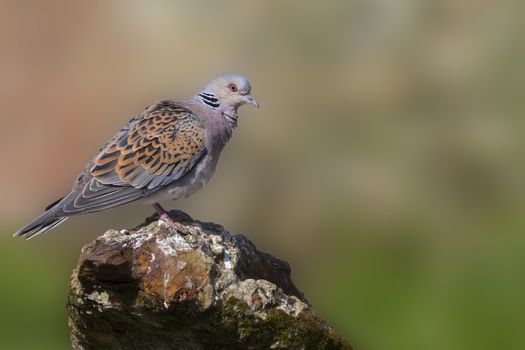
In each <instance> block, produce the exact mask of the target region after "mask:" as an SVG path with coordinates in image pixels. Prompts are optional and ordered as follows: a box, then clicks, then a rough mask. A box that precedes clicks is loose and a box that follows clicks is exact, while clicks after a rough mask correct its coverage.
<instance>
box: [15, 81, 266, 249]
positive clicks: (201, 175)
mask: <svg viewBox="0 0 525 350" xmlns="http://www.w3.org/2000/svg"><path fill="white" fill-rule="evenodd" d="M250 92H251V85H250V82H249V81H248V80H247V79H246V78H245V77H243V76H242V75H240V74H223V75H220V76H218V77H217V78H215V79H213V80H212V81H211V82H210V83H208V84H207V85H206V86H205V87H204V89H202V91H200V92H198V93H197V94H195V95H194V96H193V97H191V98H188V99H182V100H161V101H157V102H154V103H153V104H151V105H150V106H148V107H147V108H146V109H145V110H144V111H143V112H142V113H140V114H138V115H136V116H135V117H133V118H132V119H131V120H130V121H129V122H128V123H127V124H126V125H125V126H124V127H123V128H122V129H121V130H120V131H118V132H117V133H116V134H115V135H114V136H113V137H112V138H111V139H110V140H109V141H108V142H107V143H106V144H105V145H104V146H103V147H101V148H100V149H99V151H98V154H97V155H96V156H95V157H93V158H92V159H91V160H90V161H89V162H88V163H87V165H86V166H85V168H84V169H83V171H82V172H81V173H80V174H79V175H78V177H77V178H76V180H75V181H74V182H73V186H72V188H71V191H70V192H69V193H68V194H66V195H65V196H64V197H62V198H60V199H58V200H56V201H55V202H53V203H51V204H50V205H48V206H47V207H46V208H45V209H44V212H43V213H42V214H41V215H40V216H39V217H37V218H36V219H34V220H33V221H31V222H30V223H29V224H27V225H26V226H24V227H22V228H21V229H20V230H18V231H17V232H16V233H15V234H14V236H15V237H22V238H25V239H30V238H33V237H35V236H37V235H40V234H42V233H44V232H46V231H49V230H51V229H53V228H55V227H56V226H58V225H60V224H61V223H63V222H64V221H65V220H66V219H68V218H69V217H71V216H75V215H81V214H88V213H94V212H99V211H103V210H106V209H110V208H114V207H117V206H121V205H124V204H127V203H130V202H134V201H143V202H145V203H146V204H152V205H153V206H154V208H155V210H156V212H157V213H158V214H159V216H160V218H161V219H163V220H165V221H168V222H170V221H171V218H170V216H169V214H168V213H167V212H166V211H165V210H164V209H163V208H162V207H161V206H160V204H159V203H158V202H159V201H161V200H166V199H172V200H178V199H183V198H187V197H189V196H190V195H192V194H193V193H195V192H197V191H199V190H200V189H201V188H202V187H203V186H204V185H205V184H206V183H207V182H208V181H209V180H210V178H211V177H212V176H213V174H214V172H215V168H216V166H217V162H218V159H219V155H220V154H221V151H222V150H223V148H224V146H225V145H226V143H227V142H228V141H229V140H230V138H231V136H232V133H233V130H234V129H235V128H236V127H237V121H238V113H237V110H238V108H239V107H240V106H241V105H244V104H250V105H253V106H255V107H257V108H259V104H258V103H257V101H255V99H254V98H253V97H252V96H251V95H250Z"/></svg>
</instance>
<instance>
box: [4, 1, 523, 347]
mask: <svg viewBox="0 0 525 350" xmlns="http://www.w3.org/2000/svg"><path fill="white" fill-rule="evenodd" d="M524 7H525V6H524V4H523V2H521V1H518V0H516V1H488V0H440V1H438V0H435V1H419V0H351V1H350V0H335V1H324V2H320V1H264V2H262V1H261V2H248V1H224V2H215V1H213V2H212V1H209V2H206V1H194V2H182V1H168V0H156V1H147V2H146V1H123V0H121V1H89V2H72V1H65V0H53V1H46V2H37V1H5V0H3V1H0V53H1V54H0V108H1V110H2V112H1V113H0V125H1V127H0V130H1V138H0V164H1V165H0V179H1V183H2V189H1V190H2V192H1V200H0V231H1V234H0V280H1V281H2V282H1V283H2V284H1V288H0V348H2V349H67V348H69V347H70V343H69V338H68V337H69V335H68V329H67V315H66V311H65V307H64V305H65V303H66V296H67V291H68V282H69V275H70V273H71V270H72V269H73V267H74V266H75V264H76V260H77V258H78V254H79V251H80V248H81V247H82V246H83V245H84V244H86V243H88V242H89V241H91V240H92V239H94V238H95V237H96V236H98V235H100V234H102V233H103V232H104V231H105V230H106V229H109V228H126V227H133V226H134V225H137V224H139V223H141V222H142V220H143V219H144V218H145V217H146V216H148V215H150V214H152V213H153V210H152V208H151V207H148V206H143V205H141V204H133V205H129V206H125V207H122V208H118V209H114V210H111V211H108V212H104V213H100V214H95V215H89V216H84V217H77V218H73V219H71V220H68V221H67V222H66V223H65V224H64V225H62V226H60V227H59V228H57V229H56V230H54V231H53V232H50V233H48V234H46V235H45V236H42V237H39V238H37V239H34V240H32V241H29V242H25V241H23V240H19V239H14V238H12V237H11V235H12V233H13V232H14V231H16V229H18V228H19V227H20V226H22V225H23V224H26V223H27V222H28V221H29V220H31V219H33V217H35V216H37V215H38V214H39V213H40V212H41V211H42V209H43V208H44V207H45V206H46V205H47V204H49V203H50V202H52V201H53V200H55V199H57V198H58V197H60V196H62V195H63V194H65V193H66V192H67V191H68V190H69V188H70V185H71V183H72V181H73V179H74V178H75V177H76V175H77V174H78V173H79V172H80V171H81V170H82V168H83V166H84V164H85V163H86V162H87V161H88V159H90V158H91V157H92V156H93V155H94V154H95V152H96V150H97V149H98V148H99V147H100V146H101V145H103V144H104V142H105V141H106V140H107V139H108V138H110V137H111V136H112V135H113V134H114V133H115V132H116V131H117V130H118V129H119V128H120V127H121V126H122V125H124V123H126V122H127V121H128V120H129V119H130V118H131V117H132V116H134V115H135V114H137V113H139V112H141V111H142V110H143V109H144V107H145V106H147V105H148V104H150V103H151V102H153V101H155V100H158V99H163V98H170V97H177V98H180V97H184V96H191V95H193V94H194V93H195V92H197V91H198V90H199V89H200V88H202V87H203V86H204V85H205V84H206V83H207V82H208V81H209V80H210V79H211V78H213V77H214V76H216V75H218V74H221V73H224V72H238V73H241V74H244V75H246V76H247V77H248V78H249V79H250V80H251V83H252V87H253V91H252V92H253V96H254V97H255V98H256V99H257V100H258V101H259V103H260V104H261V109H260V110H256V109H253V108H249V107H244V108H242V109H241V111H240V114H241V119H240V125H239V127H238V129H237V130H236V131H235V133H234V137H233V139H232V140H231V142H230V144H229V145H228V146H227V147H226V149H225V151H224V152H223V155H222V159H221V162H219V166H218V169H217V172H216V175H215V177H214V179H213V180H212V181H211V182H210V184H209V185H208V186H207V187H206V188H205V189H204V190H203V191H202V192H200V193H199V194H197V195H194V196H193V197H192V198H191V199H190V200H187V201H183V202H178V203H174V202H172V203H165V204H166V206H167V207H168V208H180V209H183V210H185V211H187V212H188V213H190V214H191V215H192V216H193V217H195V218H198V219H200V220H204V221H213V222H216V223H220V224H222V225H223V226H225V227H226V228H227V229H228V230H230V231H231V232H232V233H243V234H245V235H247V236H248V237H249V238H250V239H251V240H252V241H253V242H254V243H255V244H256V245H257V246H258V247H259V248H260V249H261V250H265V251H268V252H271V253H273V254H274V255H277V256H279V257H281V258H283V259H285V260H287V261H289V262H290V263H291V265H292V267H293V278H294V280H295V282H296V284H297V285H298V286H299V288H300V289H301V290H302V291H304V292H305V294H306V297H307V298H308V299H309V301H310V302H311V303H312V304H313V305H314V306H315V308H316V309H317V310H318V312H319V313H320V314H321V315H323V317H325V318H326V319H327V320H328V321H329V322H330V323H331V324H332V325H333V326H334V327H335V329H336V330H337V331H338V332H339V333H340V334H342V335H344V336H346V337H347V338H348V339H349V340H350V341H351V342H352V343H353V344H354V345H355V346H356V348H358V349H404V350H407V349H429V350H432V349H443V348H446V349H494V348H496V349H524V348H525V254H524V251H525V230H524V229H525V216H524V215H523V213H524V209H525V208H524V207H525V203H524V201H523V199H524V198H525V197H524V195H525V186H523V183H524V179H525V158H524V156H525V141H524V138H523V136H522V135H523V132H524V126H525V125H524V122H525V120H524V118H523V114H524V112H525V98H524V93H525V86H524V82H525V67H524V62H525V61H524V59H525V55H524V54H525V43H524V40H523V38H524V37H525V25H524V24H525V21H524V18H523V13H524V10H525V8H524Z"/></svg>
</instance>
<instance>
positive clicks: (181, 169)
mask: <svg viewBox="0 0 525 350" xmlns="http://www.w3.org/2000/svg"><path fill="white" fill-rule="evenodd" d="M205 153H206V147H205V130H204V126H203V125H202V123H201V122H200V121H199V119H198V118H197V117H196V116H195V115H194V114H193V113H192V112H191V111H190V110H189V109H188V108H185V107H183V106H182V105H181V104H179V103H176V102H173V101H160V102H157V103H155V104H153V105H152V106H150V107H148V108H147V109H146V110H145V111H144V112H143V113H141V114H140V115H138V116H137V117H135V118H134V119H132V120H131V121H130V122H129V123H128V124H127V125H126V126H125V127H124V128H123V129H122V130H121V131H120V132H119V133H117V134H116V135H115V136H114V137H113V138H112V139H111V140H110V141H109V142H108V143H107V144H106V145H105V146H104V147H102V149H101V150H100V153H99V154H98V155H97V156H96V157H95V159H94V160H93V161H92V162H91V163H90V164H88V166H87V168H86V170H85V171H84V172H83V173H82V174H81V175H80V177H79V179H78V180H77V182H76V183H75V185H74V187H73V191H72V192H71V193H70V194H68V195H67V196H66V197H64V199H62V200H61V201H60V202H59V203H57V205H56V206H55V207H54V210H55V215H54V216H69V215H74V214H77V213H87V212H95V211H100V210H104V209H108V208H112V207H116V206H119V205H122V204H125V203H128V202H131V201H134V200H137V199H140V198H142V197H145V196H147V195H149V194H151V193H154V192H156V191H157V190H159V189H161V188H162V187H164V186H166V185H168V184H169V183H171V182H173V181H175V180H177V179H179V178H181V177H182V176H184V175H185V174H187V173H188V172H189V171H190V170H191V169H192V168H193V167H194V166H195V164H196V163H197V162H198V161H199V159H201V157H202V156H203V155H204V154H205ZM52 209H53V208H52Z"/></svg>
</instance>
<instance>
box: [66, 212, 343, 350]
mask: <svg viewBox="0 0 525 350" xmlns="http://www.w3.org/2000/svg"><path fill="white" fill-rule="evenodd" d="M67 308H68V312H69V324H70V328H71V337H72V344H73V348H75V349H350V348H351V346H350V344H349V343H348V342H347V341H346V340H344V339H343V338H341V337H339V336H338V335H336V333H335V332H334V331H333V329H332V328H331V327H330V326H329V325H328V324H327V323H326V322H325V321H323V320H322V319H321V318H320V317H319V316H317V315H316V313H315V312H314V310H313V308H312V307H311V305H309V304H308V302H307V301H306V300H305V298H304V296H303V294H302V293H301V292H299V290H298V289H297V288H296V287H295V285H294V284H293V282H292V280H291V278H290V266H289V265H288V263H286V262H285V261H282V260H280V259H277V258H275V257H273V256H272V255H270V254H267V253H263V252H260V251H258V250H257V249H256V248H255V246H254V245H253V243H251V242H250V241H249V240H248V239H247V238H246V237H244V236H241V235H231V234H229V233H228V232H227V231H226V230H225V229H224V228H223V227H221V226H219V225H216V224H212V223H203V222H199V221H193V220H188V221H183V222H181V223H178V222H177V223H174V224H168V223H165V222H164V221H161V220H154V219H150V220H148V221H147V222H146V223H145V224H143V225H140V226H139V227H137V228H136V229H133V230H109V231H107V232H106V233H105V234H104V235H102V236H100V237H98V238H97V239H96V240H94V241H93V242H91V243H89V244H88V245H86V246H85V247H84V248H83V249H82V253H81V256H80V259H79V263H78V265H77V267H76V268H75V270H74V272H73V275H72V277H71V287H70V295H69V301H68V305H67Z"/></svg>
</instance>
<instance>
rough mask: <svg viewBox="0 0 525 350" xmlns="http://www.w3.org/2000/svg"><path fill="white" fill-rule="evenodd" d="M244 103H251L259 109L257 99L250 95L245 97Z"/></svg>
mask: <svg viewBox="0 0 525 350" xmlns="http://www.w3.org/2000/svg"><path fill="white" fill-rule="evenodd" d="M244 102H245V103H249V104H251V105H254V106H255V107H257V108H259V104H258V103H257V101H255V99H254V98H253V97H251V96H250V95H246V96H244Z"/></svg>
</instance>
